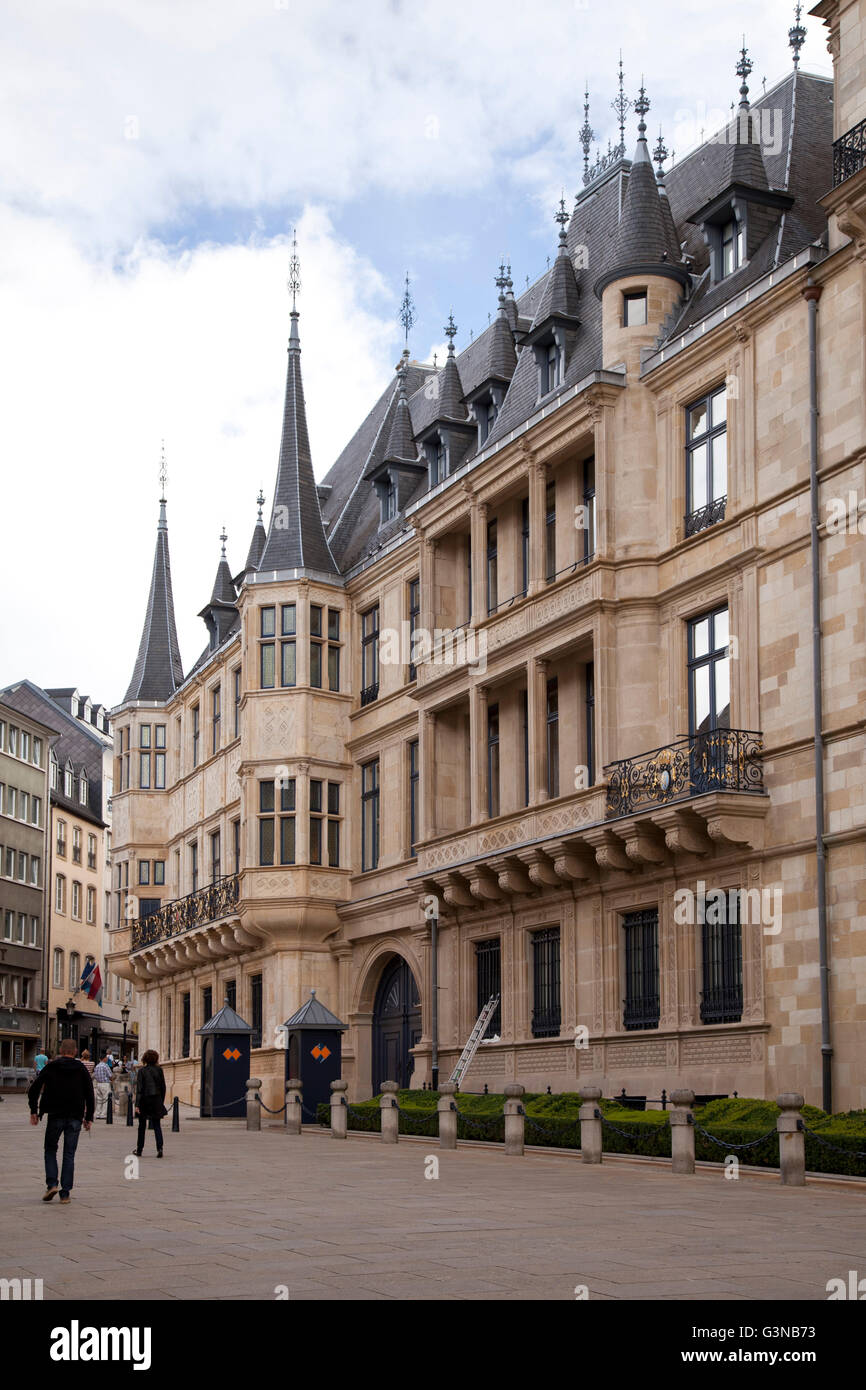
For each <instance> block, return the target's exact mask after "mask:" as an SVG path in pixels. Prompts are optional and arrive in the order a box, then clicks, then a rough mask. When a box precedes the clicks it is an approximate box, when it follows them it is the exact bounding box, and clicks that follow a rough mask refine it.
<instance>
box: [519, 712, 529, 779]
mask: <svg viewBox="0 0 866 1390" xmlns="http://www.w3.org/2000/svg"><path fill="white" fill-rule="evenodd" d="M520 732H521V742H522V745H523V747H522V751H523V804H524V806H528V805H529V692H528V691H526V690H524V691H523V698H522V700H521V702H520Z"/></svg>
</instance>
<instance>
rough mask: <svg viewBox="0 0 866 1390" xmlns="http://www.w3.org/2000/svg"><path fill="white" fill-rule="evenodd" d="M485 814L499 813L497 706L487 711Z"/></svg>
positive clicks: (496, 814)
mask: <svg viewBox="0 0 866 1390" xmlns="http://www.w3.org/2000/svg"><path fill="white" fill-rule="evenodd" d="M487 814H488V816H489V817H490V818H491V820H492V819H493V817H494V816H498V815H499V706H498V705H491V706H490V707H489V709H488V711H487Z"/></svg>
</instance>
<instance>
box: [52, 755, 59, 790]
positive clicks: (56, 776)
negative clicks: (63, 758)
mask: <svg viewBox="0 0 866 1390" xmlns="http://www.w3.org/2000/svg"><path fill="white" fill-rule="evenodd" d="M59 785H60V768H59V767H58V766H57V755H56V753H55V752H54V749H53V748H52V750H51V790H52V791H55V792H56V791H57V788H58V787H59Z"/></svg>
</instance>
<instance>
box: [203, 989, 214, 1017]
mask: <svg viewBox="0 0 866 1390" xmlns="http://www.w3.org/2000/svg"><path fill="white" fill-rule="evenodd" d="M212 1017H213V986H211V985H205V987H204V989H203V990H202V992H201V1024H202V1027H204V1025H205V1024H206V1023H207V1021H208V1019H209V1018H212Z"/></svg>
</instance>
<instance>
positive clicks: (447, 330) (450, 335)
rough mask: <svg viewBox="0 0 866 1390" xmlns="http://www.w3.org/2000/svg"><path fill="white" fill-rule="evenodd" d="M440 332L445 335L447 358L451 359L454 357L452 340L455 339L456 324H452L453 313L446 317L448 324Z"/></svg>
mask: <svg viewBox="0 0 866 1390" xmlns="http://www.w3.org/2000/svg"><path fill="white" fill-rule="evenodd" d="M442 332H443V333H444V334H445V337H446V338H447V339H448V356H449V357H453V356H454V339H455V338H456V337H457V324H456V323H455V322H454V314H453V313H451V314H449V315H448V322H447V323H446V325H445V327H444V328H443V330H442Z"/></svg>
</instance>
